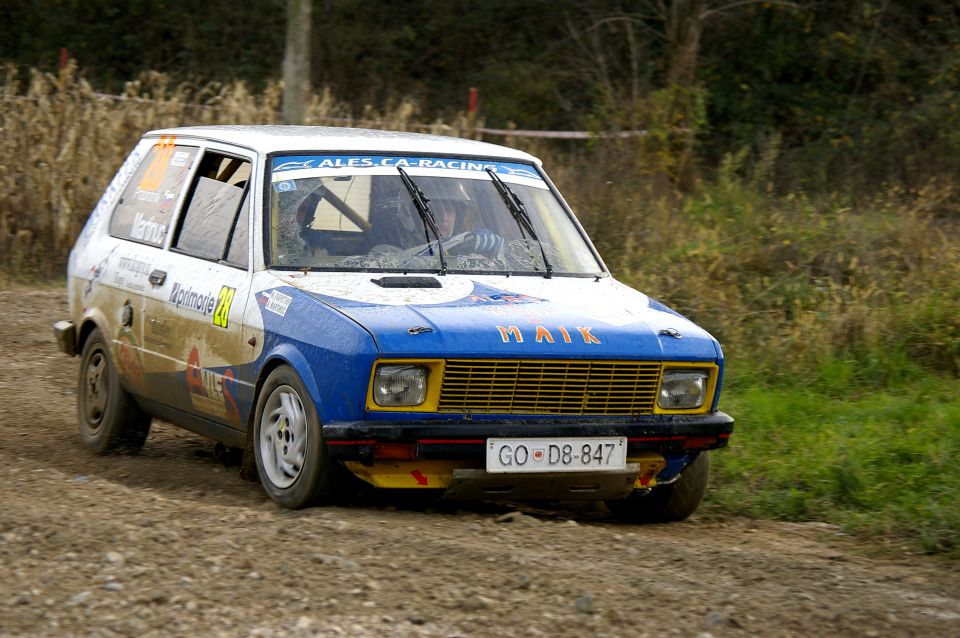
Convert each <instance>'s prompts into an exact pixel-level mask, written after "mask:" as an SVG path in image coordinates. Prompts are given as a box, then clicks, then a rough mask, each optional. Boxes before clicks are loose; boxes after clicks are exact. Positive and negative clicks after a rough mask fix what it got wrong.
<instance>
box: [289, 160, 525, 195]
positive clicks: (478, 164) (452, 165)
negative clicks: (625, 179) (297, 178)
mask: <svg viewBox="0 0 960 638" xmlns="http://www.w3.org/2000/svg"><path fill="white" fill-rule="evenodd" d="M398 166H399V167H403V168H434V169H445V170H457V171H475V172H479V173H483V172H485V171H487V170H488V169H489V170H493V171H495V172H497V173H500V174H504V175H515V176H517V177H526V178H530V179H536V180H540V179H541V177H540V175H539V173H537V171H536V169H535V168H533V167H532V166H530V165H528V164H521V163H519V162H503V161H499V160H475V159H460V158H454V157H396V156H393V155H320V156H297V157H278V158H276V159H274V160H273V172H274V173H281V172H283V171H295V170H303V169H317V168H381V167H398ZM274 180H275V181H278V178H277V177H274ZM277 186H278V187H279V184H278V185H277ZM278 190H280V189H279V188H278Z"/></svg>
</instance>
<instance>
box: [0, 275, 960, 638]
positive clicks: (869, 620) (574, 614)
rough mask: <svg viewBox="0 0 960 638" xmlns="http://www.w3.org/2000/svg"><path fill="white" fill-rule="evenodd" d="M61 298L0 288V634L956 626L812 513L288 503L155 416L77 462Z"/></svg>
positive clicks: (949, 592)
mask: <svg viewBox="0 0 960 638" xmlns="http://www.w3.org/2000/svg"><path fill="white" fill-rule="evenodd" d="M63 298H64V294H63V292H60V291H54V292H17V291H14V292H0V349H2V350H0V351H2V354H3V359H4V364H3V366H2V367H0V636H43V635H49V636H65V635H71V636H73V635H81V636H88V635H89V636H128V635H129V636H187V635H193V636H420V635H423V636H492V635H509V636H583V635H597V636H600V635H604V636H674V635H676V636H690V637H705V636H714V637H717V638H720V637H723V636H960V576H958V575H957V573H956V565H952V566H951V565H949V564H945V563H943V562H939V561H936V560H933V559H930V558H927V557H916V556H903V557H898V558H875V557H871V553H870V552H869V551H867V550H866V549H865V548H864V547H863V545H862V543H861V544H856V543H854V542H853V541H852V540H851V539H849V538H847V537H845V536H843V535H841V534H839V533H838V531H837V530H836V529H834V528H831V527H829V526H825V525H819V524H805V525H796V524H785V523H773V522H756V521H748V520H740V519H734V520H727V521H721V522H718V521H707V520H703V519H702V518H697V517H696V516H695V517H694V518H692V519H691V520H689V521H687V522H685V523H681V524H673V525H666V526H628V525H620V524H616V523H614V522H611V521H608V520H605V519H602V518H599V517H598V516H597V515H596V514H592V513H591V512H589V511H584V512H581V513H580V514H579V516H577V517H575V518H569V517H568V516H566V515H563V513H548V512H530V511H528V512H527V513H524V514H521V513H519V512H514V511H512V510H510V509H506V508H493V507H489V506H488V507H484V506H479V505H478V506H474V507H469V508H467V509H458V510H449V509H443V508H437V507H432V506H429V505H424V504H423V503H415V502H414V503H411V502H406V503H401V504H400V505H398V506H390V505H386V504H384V503H382V502H376V501H369V502H360V503H357V504H355V505H353V506H351V507H345V508H314V509H309V510H304V511H298V512H291V511H286V510H282V509H280V508H279V507H277V506H275V505H274V504H273V503H272V502H270V501H268V500H267V499H266V498H265V497H264V495H263V494H262V492H261V490H260V488H259V486H258V485H257V484H254V483H249V482H245V481H243V480H241V479H240V477H239V474H238V471H237V468H236V467H232V466H229V465H228V463H227V460H225V459H222V458H219V457H217V456H215V455H214V454H213V451H214V446H213V444H212V443H211V442H209V441H207V440H205V439H203V438H200V437H196V436H194V435H191V434H187V433H184V432H181V431H179V430H176V429H174V428H173V427H171V426H169V425H166V424H163V423H156V422H155V423H154V430H153V432H152V433H151V435H150V438H149V439H148V441H147V444H146V447H145V448H144V450H143V452H142V453H141V454H140V455H138V456H113V457H97V456H94V455H92V454H90V453H88V452H87V451H86V450H85V449H84V448H82V447H81V446H80V444H79V441H78V438H77V435H76V425H75V417H74V410H75V400H74V385H75V375H76V371H77V366H78V362H77V360H76V359H69V358H67V357H65V356H63V355H61V354H59V353H58V352H56V349H55V346H54V344H53V341H52V337H51V334H52V333H51V329H50V326H51V324H52V323H53V322H54V321H55V320H57V319H60V318H63V317H65V316H66V307H65V304H64V303H63V301H62V300H63ZM741 436H749V433H746V432H744V433H741Z"/></svg>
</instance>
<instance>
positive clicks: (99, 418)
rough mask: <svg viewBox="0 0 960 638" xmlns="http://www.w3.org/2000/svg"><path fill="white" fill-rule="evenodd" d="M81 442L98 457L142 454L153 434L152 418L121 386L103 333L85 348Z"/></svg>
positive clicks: (92, 336)
mask: <svg viewBox="0 0 960 638" xmlns="http://www.w3.org/2000/svg"><path fill="white" fill-rule="evenodd" d="M77 422H78V424H79V429H80V440H81V441H82V442H83V444H84V445H85V446H86V447H87V448H89V449H90V450H92V451H94V452H96V453H97V454H108V453H110V452H139V451H140V449H141V448H143V444H144V442H146V440H147V435H148V434H149V433H150V416H149V415H147V414H146V413H144V412H143V410H141V409H140V407H139V406H138V405H137V404H136V403H135V402H134V400H133V397H131V396H130V394H129V393H128V392H127V391H126V390H124V389H123V388H122V387H121V386H120V379H119V377H118V376H117V369H116V366H114V365H113V362H112V361H111V360H110V354H109V352H108V350H107V344H106V342H105V341H104V338H103V335H102V334H101V333H100V330H94V331H93V332H92V333H90V336H89V337H87V340H86V342H85V343H84V344H83V353H82V354H81V357H80V378H79V380H78V383H77Z"/></svg>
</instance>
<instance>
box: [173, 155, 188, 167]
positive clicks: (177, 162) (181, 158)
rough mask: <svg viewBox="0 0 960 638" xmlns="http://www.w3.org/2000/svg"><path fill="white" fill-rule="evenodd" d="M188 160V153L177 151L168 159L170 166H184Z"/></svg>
mask: <svg viewBox="0 0 960 638" xmlns="http://www.w3.org/2000/svg"><path fill="white" fill-rule="evenodd" d="M189 158H190V152H189V151H177V152H175V153H174V154H173V157H172V158H170V166H186V165H187V160H188V159H189Z"/></svg>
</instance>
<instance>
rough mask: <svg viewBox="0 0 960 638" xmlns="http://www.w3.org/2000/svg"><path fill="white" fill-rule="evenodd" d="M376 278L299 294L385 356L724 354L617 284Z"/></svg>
mask: <svg viewBox="0 0 960 638" xmlns="http://www.w3.org/2000/svg"><path fill="white" fill-rule="evenodd" d="M377 277H378V276H377V275H371V274H369V273H348V274H344V273H338V274H336V275H333V274H326V273H316V274H311V275H309V276H307V277H304V278H303V279H300V280H298V281H297V282H296V284H295V286H296V287H297V288H300V289H301V290H304V291H305V292H308V293H310V294H311V295H312V296H314V297H315V298H317V299H319V300H321V301H323V302H324V303H326V304H329V305H330V306H332V307H334V308H336V309H337V310H339V311H340V312H342V313H343V314H344V315H346V316H348V317H350V318H351V319H353V320H354V321H356V322H357V323H358V324H359V325H361V326H363V327H364V328H365V329H366V330H367V331H368V332H369V333H370V334H371V335H372V337H373V339H374V341H375V342H376V346H377V348H378V349H379V351H380V354H381V356H387V357H448V358H450V357H456V358H490V357H495V358H499V357H507V358H513V357H532V358H559V359H563V358H569V359H585V358H589V359H640V360H644V359H646V360H676V361H718V360H719V359H720V358H721V356H722V355H721V354H720V348H719V345H718V344H717V342H716V340H715V339H713V337H711V336H710V335H709V334H708V333H707V332H705V331H704V330H703V329H701V328H699V327H698V326H696V325H695V324H693V323H692V322H690V321H689V320H687V319H685V318H684V317H682V316H680V315H678V314H677V313H675V312H673V311H672V310H670V309H669V308H667V307H665V306H663V305H661V304H659V303H657V302H656V301H654V300H652V299H650V298H649V297H647V296H646V295H643V294H642V293H639V292H637V291H635V290H633V289H631V288H629V287H627V286H624V285H623V284H620V283H618V282H616V281H615V280H613V279H611V278H604V279H600V280H595V279H594V278H561V277H555V278H553V279H544V278H540V277H468V276H465V275H446V276H443V277H437V278H436V279H437V280H438V281H439V282H440V283H441V287H440V288H383V287H380V286H379V285H377V284H375V283H374V282H373V281H372V280H373V279H377ZM287 283H289V280H288V282H287ZM668 333H669V334H668ZM671 334H672V335H676V336H670V335H671Z"/></svg>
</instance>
